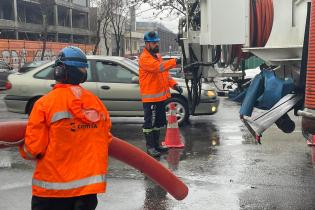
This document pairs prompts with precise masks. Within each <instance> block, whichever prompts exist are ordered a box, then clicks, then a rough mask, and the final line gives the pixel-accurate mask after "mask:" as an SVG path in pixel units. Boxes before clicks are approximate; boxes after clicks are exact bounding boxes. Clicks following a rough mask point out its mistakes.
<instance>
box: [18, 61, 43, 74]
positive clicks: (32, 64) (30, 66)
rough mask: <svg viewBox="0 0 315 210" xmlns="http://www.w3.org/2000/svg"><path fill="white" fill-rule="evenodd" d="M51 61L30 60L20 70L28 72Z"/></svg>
mask: <svg viewBox="0 0 315 210" xmlns="http://www.w3.org/2000/svg"><path fill="white" fill-rule="evenodd" d="M48 62H49V61H32V62H29V63H26V64H24V65H23V66H22V67H21V68H20V69H19V70H18V72H20V73H25V72H28V71H30V70H32V69H35V68H37V67H39V66H41V65H43V64H45V63H48Z"/></svg>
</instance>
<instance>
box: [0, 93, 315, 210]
mask: <svg viewBox="0 0 315 210" xmlns="http://www.w3.org/2000/svg"><path fill="white" fill-rule="evenodd" d="M2 98H3V96H1V95H0V121H7V120H14V119H20V118H24V119H25V118H26V116H25V115H20V114H12V113H8V112H6V110H5V107H4V103H3V101H2V100H1V99H2ZM238 110H239V105H238V104H236V103H234V102H230V101H228V100H226V99H225V98H221V104H220V109H219V112H218V113H217V114H216V115H213V116H202V117H192V119H191V120H190V124H188V125H186V126H184V127H182V128H181V129H180V132H181V136H182V139H183V141H184V143H185V145H186V146H185V148H184V149H183V150H172V151H170V152H169V154H166V155H164V156H162V157H161V159H160V161H161V163H162V164H164V165H165V166H166V167H168V168H170V169H171V170H173V171H174V173H175V174H176V175H177V176H179V177H180V178H181V179H182V180H183V181H184V182H185V183H186V184H187V186H188V187H189V194H188V196H187V198H186V199H184V200H183V201H177V200H175V199H174V198H172V196H170V195H169V194H166V193H165V192H164V191H163V190H162V189H161V188H159V187H158V186H156V185H155V184H153V183H152V182H151V181H150V180H148V179H145V178H144V176H143V175H142V174H141V173H140V172H138V171H136V170H134V169H133V168H130V167H129V166H127V165H125V164H123V163H121V162H119V161H117V160H115V159H110V165H109V179H108V188H107V193H106V194H102V195H99V197H98V198H99V205H98V208H97V209H109V210H133V209H135V210H136V209H139V210H140V209H147V210H177V209H178V210H182V209H198V210H208V209H214V210H221V209H222V210H225V209H228V210H229V209H253V210H256V209H298V210H300V209H305V210H306V209H315V176H314V169H313V166H312V162H311V153H310V148H308V147H307V146H306V145H305V141H304V139H303V137H302V135H301V132H300V119H298V118H295V121H296V130H295V132H294V133H291V134H284V133H282V132H281V131H279V130H278V129H277V128H276V127H275V126H273V127H271V128H270V129H269V130H267V131H266V132H265V133H264V135H263V138H262V145H257V144H256V143H255V141H254V139H253V137H252V136H251V135H250V134H249V132H248V131H247V130H246V128H245V127H244V126H243V124H242V123H241V121H240V120H239V119H238ZM112 121H113V130H112V132H113V134H114V135H115V136H117V137H119V138H122V139H125V140H126V141H128V142H129V143H131V144H133V145H135V146H137V147H140V148H142V149H143V150H144V147H145V143H144V140H143V137H142V133H141V126H142V118H130V119H126V118H112ZM32 172H33V163H31V162H27V161H24V160H22V159H21V158H20V157H19V155H18V153H17V150H16V149H15V148H11V149H6V150H2V151H0V198H1V202H0V209H1V210H20V209H23V210H24V209H30V198H31V176H32Z"/></svg>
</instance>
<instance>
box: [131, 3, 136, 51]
mask: <svg viewBox="0 0 315 210" xmlns="http://www.w3.org/2000/svg"><path fill="white" fill-rule="evenodd" d="M135 13H136V11H135V6H134V5H133V6H131V7H130V27H129V47H130V55H132V42H131V38H132V33H131V31H135V28H134V27H133V25H135V24H136V22H135V21H136V14H135Z"/></svg>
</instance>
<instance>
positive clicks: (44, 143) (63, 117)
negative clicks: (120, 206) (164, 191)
mask: <svg viewBox="0 0 315 210" xmlns="http://www.w3.org/2000/svg"><path fill="white" fill-rule="evenodd" d="M110 128H111V121H110V118H109V114H108V111H107V109H106V108H105V107H104V105H103V104H102V102H101V101H100V100H99V99H98V98H97V97H96V96H95V95H93V94H92V93H90V92H89V91H87V90H85V89H83V88H82V87H81V86H79V85H69V84H56V85H55V87H54V90H52V91H51V92H50V93H48V94H47V95H45V96H43V97H42V98H40V99H39V100H38V101H37V102H36V103H35V105H34V108H33V111H32V113H31V115H30V118H29V121H28V124H27V128H26V134H25V144H24V145H23V146H21V147H20V148H19V151H20V153H21V155H22V157H23V158H25V159H36V160H37V164H36V168H35V171H34V175H33V180H32V191H33V195H36V196H40V197H74V196H80V195H87V194H96V193H102V192H105V189H106V173H107V157H108V146H109V143H110V142H111V140H112V135H111V133H110Z"/></svg>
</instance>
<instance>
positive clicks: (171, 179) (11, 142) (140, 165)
mask: <svg viewBox="0 0 315 210" xmlns="http://www.w3.org/2000/svg"><path fill="white" fill-rule="evenodd" d="M26 124H27V122H26V121H14V122H0V148H5V147H12V146H17V145H20V144H23V138H24V135H25V129H26ZM109 155H110V156H111V157H113V158H115V159H118V160H120V161H122V162H124V163H126V164H128V165H130V166H132V167H134V168H136V169H138V170H139V171H141V172H143V173H144V174H145V175H146V176H147V177H149V178H150V179H152V180H153V181H154V182H156V183H157V184H159V185H160V186H161V187H162V188H163V189H164V190H166V191H167V192H168V193H170V194H171V195H172V196H173V197H174V198H176V199H177V200H183V199H184V198H185V197H186V196H187V195H188V187H187V186H186V185H185V184H184V183H183V182H182V181H181V180H180V179H179V178H177V177H176V176H175V175H174V174H173V173H172V172H171V171H170V170H169V169H167V168H165V167H164V166H163V165H162V164H161V163H159V162H158V161H157V160H155V159H154V158H152V157H151V156H149V155H148V154H146V153H145V152H143V151H142V150H140V149H139V148H137V147H135V146H133V145H131V144H129V143H127V142H126V141H123V140H121V139H119V138H116V137H113V141H112V142H111V144H110V146H109Z"/></svg>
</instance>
